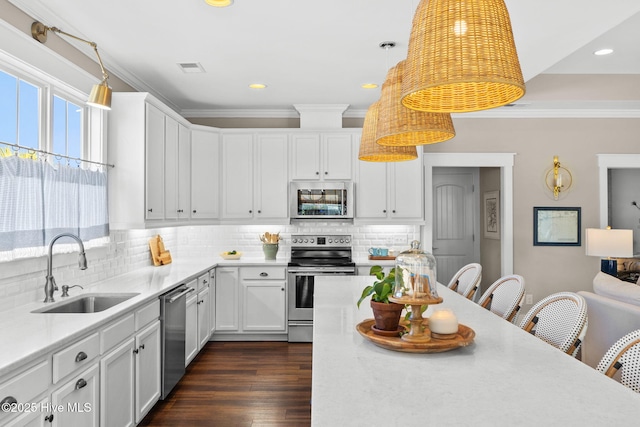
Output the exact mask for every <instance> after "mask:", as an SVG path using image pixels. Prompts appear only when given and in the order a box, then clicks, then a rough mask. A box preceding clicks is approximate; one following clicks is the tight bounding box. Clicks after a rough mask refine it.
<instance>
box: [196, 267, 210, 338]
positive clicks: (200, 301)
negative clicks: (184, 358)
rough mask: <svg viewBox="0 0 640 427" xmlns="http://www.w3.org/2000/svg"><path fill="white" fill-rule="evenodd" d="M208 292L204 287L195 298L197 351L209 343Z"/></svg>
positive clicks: (207, 287)
mask: <svg viewBox="0 0 640 427" xmlns="http://www.w3.org/2000/svg"><path fill="white" fill-rule="evenodd" d="M207 277H208V274H207ZM209 292H210V290H209V286H206V287H204V288H203V289H202V290H200V291H199V292H198V297H197V298H196V306H197V309H198V310H197V311H198V350H200V349H201V348H202V347H203V346H204V345H205V344H206V343H207V341H209V336H210V334H211V329H210V327H209V316H210V314H209V311H210V305H209V304H210V302H209Z"/></svg>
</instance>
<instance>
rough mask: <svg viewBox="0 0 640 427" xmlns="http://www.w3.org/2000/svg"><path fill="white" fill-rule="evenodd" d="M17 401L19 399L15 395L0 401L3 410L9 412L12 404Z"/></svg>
mask: <svg viewBox="0 0 640 427" xmlns="http://www.w3.org/2000/svg"><path fill="white" fill-rule="evenodd" d="M16 403H18V399H16V398H15V397H13V396H7V397H5V398H4V399H2V402H0V408H2V412H9V410H10V409H11V405H15V404H16Z"/></svg>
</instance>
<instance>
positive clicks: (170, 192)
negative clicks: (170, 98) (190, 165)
mask: <svg viewBox="0 0 640 427" xmlns="http://www.w3.org/2000/svg"><path fill="white" fill-rule="evenodd" d="M178 133H179V132H178V122H177V121H176V120H174V119H173V118H171V117H165V119H164V216H165V218H167V219H176V218H178Z"/></svg>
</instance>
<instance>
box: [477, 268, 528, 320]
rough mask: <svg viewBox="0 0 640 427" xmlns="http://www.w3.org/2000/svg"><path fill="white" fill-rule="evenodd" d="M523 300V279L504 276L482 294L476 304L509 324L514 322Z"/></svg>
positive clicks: (515, 276)
mask: <svg viewBox="0 0 640 427" xmlns="http://www.w3.org/2000/svg"><path fill="white" fill-rule="evenodd" d="M523 300H524V277H522V276H520V275H518V274H511V275H508V276H504V277H501V278H499V279H498V280H496V281H495V282H493V284H492V285H491V286H489V288H488V289H487V290H486V291H485V292H484V293H483V294H482V296H481V297H480V300H479V301H478V304H480V305H481V306H482V307H484V308H486V309H488V310H490V311H491V312H492V313H495V314H497V315H498V316H500V317H502V318H503V319H506V320H508V321H509V322H515V319H516V315H517V314H518V311H519V310H520V307H522V301H523Z"/></svg>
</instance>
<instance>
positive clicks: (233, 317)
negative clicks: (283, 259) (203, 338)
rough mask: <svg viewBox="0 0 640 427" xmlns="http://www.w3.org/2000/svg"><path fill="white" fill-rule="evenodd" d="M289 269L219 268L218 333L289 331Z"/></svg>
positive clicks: (218, 337) (260, 334)
mask: <svg viewBox="0 0 640 427" xmlns="http://www.w3.org/2000/svg"><path fill="white" fill-rule="evenodd" d="M286 289H287V286H286V268H285V267H279V266H264V267H239V268H235V267H221V268H220V267H219V268H217V277H216V331H215V334H214V338H216V339H220V338H224V336H225V335H226V336H229V335H243V336H245V337H246V336H247V335H249V334H257V335H259V336H263V337H264V336H267V335H269V334H281V336H283V335H282V334H285V333H286V332H287V319H286V308H287V292H286Z"/></svg>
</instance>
